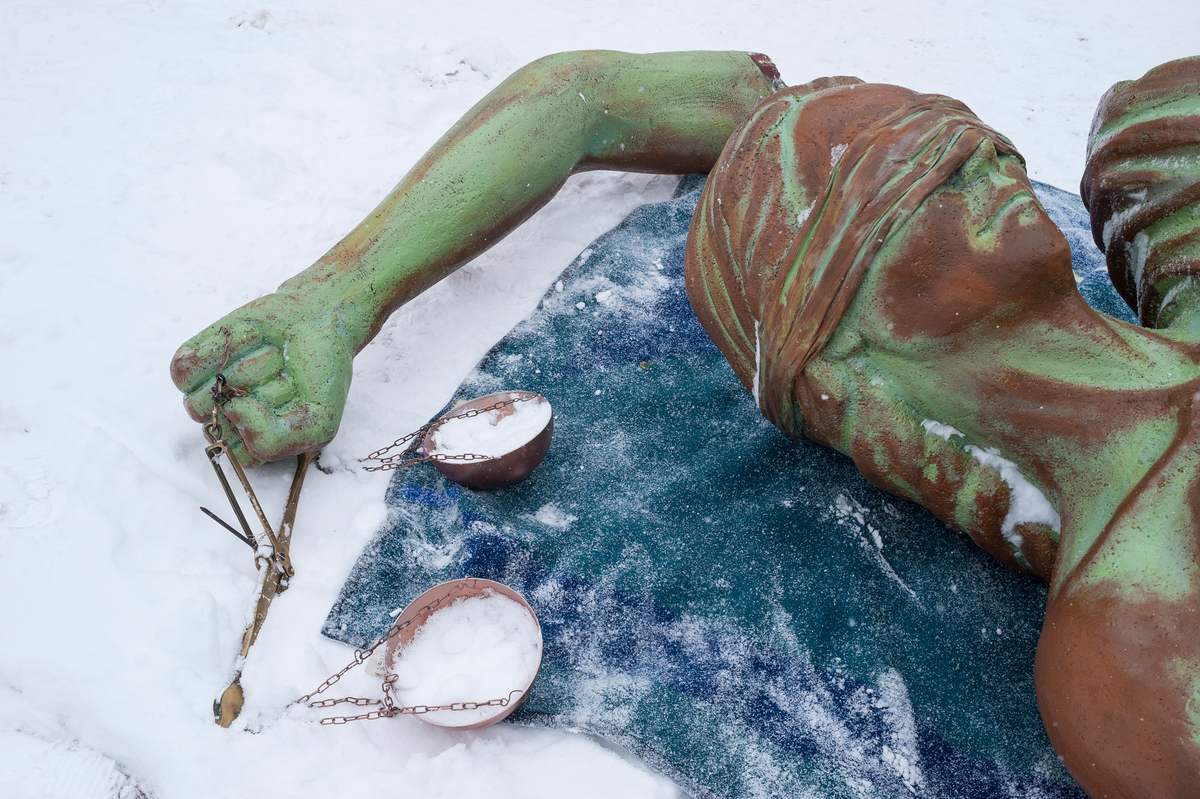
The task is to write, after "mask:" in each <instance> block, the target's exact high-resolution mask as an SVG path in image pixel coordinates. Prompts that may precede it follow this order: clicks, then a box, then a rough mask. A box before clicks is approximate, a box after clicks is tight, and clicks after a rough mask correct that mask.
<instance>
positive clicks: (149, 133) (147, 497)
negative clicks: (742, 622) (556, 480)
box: [0, 0, 1200, 799]
mask: <svg viewBox="0 0 1200 799" xmlns="http://www.w3.org/2000/svg"><path fill="white" fill-rule="evenodd" d="M1162 20H1169V22H1170V24H1165V25H1164V24H1160V23H1161V21H1162ZM1198 27H1200V5H1197V4H1187V3H1177V2H1168V1H1167V0H1157V2H1147V3H1143V4H1138V5H1136V6H1134V5H1131V4H1127V3H1116V2H1094V1H1091V0H1089V2H1084V1H1083V0H1071V1H1070V2H1061V3H1054V4H1047V3H1044V2H1041V0H1014V2H1010V3H1006V4H1002V5H995V4H992V5H986V4H984V5H981V4H946V3H941V2H934V0H914V2H912V3H904V4H899V3H896V4H867V3H849V4H847V3H842V2H833V0H808V1H807V2H800V3H795V4H791V5H789V6H788V7H787V8H786V10H781V11H779V12H778V13H776V14H769V13H766V12H765V11H761V10H760V11H757V12H753V13H751V12H749V11H744V12H740V13H736V14H731V13H729V12H728V8H727V6H725V5H718V4H716V3H712V2H707V1H706V0H702V1H701V2H695V0H686V2H685V0H667V1H666V2H662V3H655V4H646V3H643V2H633V0H612V1H611V2H607V3H604V4H563V3H559V4H549V5H547V4H533V3H525V2H520V0H518V2H515V3H509V4H496V3H492V2H483V0H455V2H451V3H449V4H442V5H429V4H423V5H422V4H415V3H410V2H401V3H395V2H383V0H362V1H361V2H358V3H352V4H345V3H343V4H334V3H329V2H327V0H298V2H274V0H263V1H262V2H255V3H246V2H244V0H203V1H201V0H177V1H176V2H164V1H163V0H149V1H148V2H147V1H146V0H98V1H97V2H93V3H88V4H82V3H77V2H68V0H46V1H45V2H40V3H20V2H12V3H5V4H3V5H0V111H2V113H0V153H3V154H4V155H3V158H2V159H0V219H3V220H4V223H3V228H2V230H3V235H0V366H2V367H3V369H2V372H3V374H4V377H5V380H4V383H3V388H2V389H0V546H2V547H3V552H4V561H5V563H6V564H9V567H8V568H7V569H6V570H5V580H4V581H2V582H0V603H3V607H4V608H5V609H6V612H5V613H4V614H3V616H2V617H0V640H3V642H4V644H3V646H0V795H3V796H6V797H43V796H72V797H84V796H89V795H101V796H114V795H122V796H123V795H132V793H133V791H134V788H133V787H132V786H133V785H135V784H136V785H138V786H142V787H143V788H144V789H145V790H146V791H147V792H149V793H152V794H153V795H154V796H157V797H160V799H187V798H188V797H210V796H290V797H324V796H353V795H356V794H365V793H370V794H376V793H379V792H381V791H382V792H386V793H388V794H394V795H399V796H422V797H439V796H451V795H459V794H462V793H465V792H474V793H481V794H484V793H486V795H488V796H494V797H508V796H522V797H543V796H544V797H560V796H573V797H608V796H614V795H619V796H628V797H660V796H661V797H669V796H674V795H675V792H674V789H673V787H672V786H670V785H669V784H668V783H666V782H665V781H664V780H662V779H661V778H659V777H656V776H653V775H650V774H648V773H647V772H646V771H645V770H643V769H642V768H641V767H640V766H639V765H638V764H636V763H635V762H633V761H632V760H631V759H629V758H624V757H622V756H620V755H619V754H617V753H616V752H614V751H613V750H612V749H611V748H606V747H604V746H601V745H600V744H598V743H596V742H595V741H593V740H591V739H589V738H586V737H581V736H575V735H571V734H568V733H565V732H548V731H538V730H529V729H520V728H512V727H509V726H508V725H497V726H496V727H492V728H488V729H486V730H482V731H479V732H472V733H454V732H445V731H441V730H437V729H433V728H431V727H429V726H427V725H422V724H421V723H420V722H418V721H416V720H415V719H412V718H408V717H405V718H398V719H390V720H387V721H377V722H367V723H359V724H353V725H347V726H345V727H337V728H328V727H321V726H319V725H317V724H315V723H313V722H312V721H311V720H309V719H307V718H305V717H297V716H294V715H293V714H289V715H288V716H287V717H282V716H281V715H280V714H281V712H282V708H283V707H284V706H285V705H287V703H289V702H291V701H292V700H294V699H296V698H297V697H298V696H300V695H301V694H302V693H304V692H306V691H309V690H312V689H313V688H314V687H316V685H318V684H319V683H320V682H321V680H323V679H324V678H325V677H327V676H328V675H329V674H331V673H333V672H334V671H336V670H337V669H339V668H340V667H341V666H343V665H344V664H345V663H346V662H347V661H348V660H350V659H351V657H352V652H351V651H350V650H349V649H348V648H347V647H344V646H342V645H340V644H337V643H334V642H332V641H329V640H326V639H324V638H322V637H321V636H320V635H319V633H318V630H319V628H320V624H321V621H322V620H323V619H324V617H325V614H326V613H327V612H328V610H329V608H330V606H331V605H332V604H333V601H334V599H335V598H336V596H337V592H338V589H339V588H340V586H341V584H342V582H343V580H344V579H345V577H346V575H347V573H348V572H349V570H350V567H351V565H352V563H353V562H354V560H355V558H356V557H357V556H358V554H359V552H360V551H361V550H362V548H363V546H364V545H365V544H366V542H367V541H368V540H369V539H370V537H371V536H372V534H373V533H374V532H375V530H376V529H377V528H378V526H379V525H380V524H381V523H383V521H384V520H385V519H386V517H387V508H386V506H385V505H384V503H383V492H384V487H385V485H386V483H387V480H388V475H387V474H386V473H368V472H363V471H360V470H358V469H357V468H356V459H357V458H358V457H361V456H362V455H364V454H366V453H368V452H370V451H372V450H373V449H376V448H377V447H378V446H380V445H381V444H384V443H387V442H389V441H391V440H393V439H394V438H395V437H396V436H397V435H399V434H400V433H402V432H405V431H408V430H413V429H416V428H417V427H419V426H420V425H421V424H423V423H424V422H425V421H426V420H428V419H429V418H430V416H432V415H433V414H434V413H436V412H437V410H438V409H439V408H441V407H442V406H443V404H444V403H445V402H446V400H447V399H448V398H449V397H450V396H451V394H452V392H453V390H454V388H455V387H456V386H457V385H458V384H459V382H460V381H461V380H462V378H463V377H464V376H466V375H467V374H468V372H469V371H470V370H471V369H472V368H473V366H474V365H475V363H476V362H477V361H478V359H479V358H480V357H481V356H482V355H483V354H484V353H486V352H487V350H488V349H489V348H490V347H491V346H492V344H493V343H494V342H495V341H496V340H498V339H499V338H500V337H501V336H502V335H504V333H506V332H507V331H508V329H509V328H510V327H511V326H512V325H513V324H514V323H515V322H517V321H518V320H519V319H521V318H523V317H524V316H525V315H527V314H528V313H529V312H530V311H532V310H533V309H534V308H535V307H536V305H537V303H538V301H539V300H540V299H541V296H542V295H543V293H544V292H545V290H546V289H547V287H548V286H549V285H550V284H551V283H552V281H554V280H555V278H556V275H557V273H558V272H559V271H560V270H561V269H562V268H563V267H564V266H565V265H566V264H567V263H569V262H570V260H571V259H572V258H574V257H575V256H576V254H578V253H579V252H580V251H581V250H582V249H583V248H584V247H586V246H587V245H588V243H589V242H590V241H591V240H592V239H594V238H595V237H596V236H597V235H598V234H600V233H602V232H604V231H605V230H607V229H609V228H610V227H612V226H613V225H615V224H616V223H617V222H618V221H620V220H621V219H622V218H623V217H624V216H625V215H626V214H627V213H628V212H629V211H630V210H631V209H632V208H634V207H635V206H637V205H638V204H641V203H644V202H648V201H655V200H662V199H666V198H668V197H670V196H671V194H672V192H673V191H674V188H675V180H674V179H673V178H667V177H654V176H647V175H616V174H608V173H599V172H593V173H585V174H581V175H579V176H577V177H575V178H572V179H571V180H570V181H568V183H567V185H566V186H565V187H564V188H563V190H562V191H561V192H560V195H559V197H558V198H557V199H556V200H555V201H554V202H552V203H551V204H550V205H549V206H547V207H546V208H545V209H543V210H542V211H541V212H540V213H539V214H537V215H536V216H535V217H534V218H533V219H532V220H530V222H529V223H528V224H527V225H526V226H525V227H524V228H522V229H521V230H520V231H518V232H517V233H515V234H514V235H513V236H511V237H510V238H509V239H508V240H507V241H505V242H504V243H503V244H501V245H499V246H497V247H496V248H494V249H493V250H491V251H490V252H488V253H487V254H486V255H484V256H483V257H481V258H480V259H478V260H477V261H476V262H475V263H473V264H471V265H469V266H468V267H466V268H464V269H463V270H461V271H460V272H458V273H457V274H455V275H453V276H452V277H450V278H449V279H447V280H446V281H444V282H443V283H442V284H440V285H439V286H437V287H435V288H434V289H432V290H431V291H429V292H427V293H426V294H425V295H423V296H422V297H421V298H419V299H418V300H416V301H414V302H412V303H410V304H409V305H407V306H405V307H404V308H402V309H401V310H399V311H398V312H397V313H395V314H394V315H393V316H392V318H391V320H390V321H389V322H388V323H387V324H386V325H385V326H384V328H383V330H382V332H381V333H380V335H379V336H378V338H377V339H376V341H375V342H374V343H373V344H372V345H371V346H369V347H367V348H366V350H364V351H363V352H362V353H361V354H360V355H359V356H358V358H357V359H356V361H355V365H354V382H353V385H352V387H351V390H350V396H349V400H348V404H347V409H346V414H345V416H344V418H343V421H342V426H341V430H340V432H339V434H338V437H337V438H336V439H335V440H334V442H333V443H332V444H331V445H330V446H329V447H328V448H327V449H326V451H325V454H324V455H323V456H322V459H321V460H322V464H323V466H324V467H325V468H326V469H328V470H329V472H330V473H328V474H325V473H321V472H318V471H316V470H312V471H311V472H310V474H309V476H308V481H307V483H306V487H305V489H304V495H303V497H302V499H301V502H300V510H299V514H298V517H297V522H296V530H295V538H294V543H293V551H292V558H293V562H294V565H295V567H296V577H295V578H294V579H293V580H292V582H291V587H290V588H289V590H288V591H287V593H286V594H284V595H282V596H281V597H280V598H279V599H278V600H277V601H275V602H274V603H273V605H272V608H271V612H270V615H269V616H268V617H267V620H266V623H265V625H264V628H263V632H262V634H261V635H260V637H259V640H258V643H256V644H255V647H254V649H253V651H252V652H251V655H250V657H249V659H248V661H247V663H246V664H245V670H244V673H243V675H242V685H243V686H244V688H245V690H246V701H247V705H246V710H245V711H244V714H243V718H244V719H245V721H246V723H247V724H252V725H254V726H255V727H256V729H258V730H259V734H257V735H250V734H247V733H245V732H242V731H241V727H240V726H235V728H234V729H231V730H222V729H220V728H218V727H217V726H216V725H214V724H213V722H212V715H211V707H212V701H213V699H214V698H215V697H216V696H217V695H218V694H219V693H220V691H221V690H222V689H223V688H224V686H225V685H226V684H227V683H228V681H229V679H230V677H231V669H232V667H233V660H234V654H235V652H236V651H237V648H238V643H239V640H240V638H241V634H242V631H243V629H244V627H245V624H246V622H247V620H248V618H249V615H250V612H251V596H252V592H253V591H254V589H255V583H256V572H255V571H254V567H253V565H252V562H251V559H250V558H249V557H248V553H247V552H246V548H245V546H244V545H243V544H242V543H240V542H238V541H236V540H235V539H234V538H233V536H230V535H229V534H228V533H226V532H224V531H222V530H220V529H218V528H217V526H216V525H214V524H213V523H212V522H211V521H209V520H208V519H207V518H206V517H204V516H203V515H202V514H201V513H200V512H199V511H198V510H197V506H199V505H201V504H204V505H209V506H213V505H212V503H217V506H219V505H220V503H221V502H222V501H223V500H222V497H221V494H220V490H219V488H218V486H217V484H216V482H215V480H214V479H213V476H212V470H211V468H210V467H209V466H208V464H207V463H206V461H205V458H204V454H203V438H202V435H201V433H200V428H199V426H198V425H196V424H194V423H193V422H191V421H190V420H189V419H188V418H187V417H186V416H185V415H184V413H183V411H182V408H181V405H180V397H179V395H178V393H177V392H176V391H175V389H174V387H173V386H172V385H171V383H170V380H169V379H168V377H167V364H168V362H169V360H170V357H171V355H172V353H173V352H174V350H175V348H176V347H177V346H178V345H179V343H181V342H182V341H184V340H185V339H187V338H188V337H189V336H191V335H192V334H194V333H195V332H197V331H198V330H200V329H201V328H202V327H204V326H205V325H207V324H209V323H210V322H211V321H213V320H215V319H216V318H218V317H219V316H221V315H222V314H224V313H226V312H227V311H229V310H231V309H233V308H235V307H237V306H239V305H241V304H243V303H245V302H247V301H249V300H251V299H253V298H255V297H257V296H260V295H262V294H264V293H266V292H269V291H271V290H273V289H274V287H275V286H277V285H278V284H279V283H280V282H282V281H283V280H284V279H285V278H287V277H289V276H290V275H292V274H294V273H295V272H297V271H299V270H300V269H301V268H303V267H304V266H306V265H308V264H309V263H311V262H312V261H313V260H315V259H316V258H317V257H319V256H320V255H321V254H322V253H324V252H325V251H326V250H327V249H328V248H329V247H330V246H331V245H332V244H334V243H335V242H336V241H337V240H338V239H339V238H340V237H341V236H342V235H343V234H344V233H345V232H347V231H348V230H349V229H350V228H351V227H353V226H354V225H355V224H356V223H357V222H358V221H359V220H360V219H362V218H363V217H364V216H365V215H366V214H367V213H368V212H369V211H370V210H371V209H372V208H374V207H375V205H376V204H377V203H378V202H379V200H380V199H382V197H383V196H384V195H385V194H386V193H387V192H388V191H389V190H390V188H391V187H392V186H393V185H394V184H395V182H396V181H397V180H398V179H399V178H400V176H401V175H402V174H403V173H404V172H405V170H406V169H407V168H408V166H409V165H411V164H412V163H413V162H414V161H415V160H416V159H417V157H418V156H419V155H420V154H421V153H422V152H423V151H424V150H425V149H426V148H427V147H429V145H431V144H432V143H433V142H434V141H435V140H436V139H437V137H438V136H439V135H440V134H441V133H442V132H443V131H445V130H446V129H448V128H449V127H450V126H451V124H453V122H454V121H455V120H456V119H457V118H458V117H459V115H460V114H462V113H463V112H464V111H465V110H466V109H467V108H469V107H470V106H471V105H472V104H473V103H474V102H476V101H477V100H479V99H480V98H481V97H482V96H483V95H484V94H485V93H486V92H487V91H489V90H490V89H492V88H494V87H495V86H496V85H498V83H499V82H500V81H501V80H502V79H503V77H504V76H505V75H506V74H508V73H509V72H511V71H512V70H514V69H515V68H517V67H518V66H520V65H521V64H523V63H525V62H528V61H531V60H533V59H534V58H537V57H539V56H542V55H545V54H547V53H552V52H556V51H561V50H569V49H586V48H592V47H609V48H614V49H623V50H631V51H641V52H648V51H654V50H674V49H704V48H710V49H737V48H740V49H753V50H757V51H761V52H765V53H768V54H770V55H771V56H772V58H774V60H775V61H776V63H777V64H778V65H779V67H780V69H781V72H782V74H783V76H784V78H785V79H786V80H788V81H789V82H791V83H800V82H803V81H806V80H809V79H811V78H813V77H816V76H820V75H836V74H849V75H856V76H858V77H861V78H863V79H864V80H874V81H886V82H892V83H898V84H901V85H906V86H910V87H912V88H915V89H919V90H923V91H937V92H942V93H946V94H949V95H951V96H953V97H957V98H959V99H961V100H963V101H964V102H966V103H967V104H968V105H969V106H970V107H971V108H972V109H973V110H974V111H976V112H977V113H978V114H979V115H980V116H981V117H982V118H983V119H984V120H985V121H986V122H988V123H989V124H990V125H993V126H994V127H996V128H997V129H999V130H1000V131H1002V132H1004V133H1006V134H1007V135H1009V136H1010V137H1011V138H1012V139H1013V140H1014V141H1015V142H1016V144H1017V146H1018V147H1019V148H1020V149H1021V151H1022V152H1023V154H1024V155H1025V156H1026V157H1027V158H1028V160H1029V164H1030V167H1031V173H1032V176H1033V177H1034V178H1035V179H1039V180H1043V181H1045V182H1048V183H1051V184H1054V185H1057V186H1060V187H1062V188H1066V189H1072V190H1074V189H1075V187H1076V186H1077V184H1078V179H1079V175H1080V173H1081V171H1082V160H1083V154H1084V141H1085V136H1086V134H1087V129H1088V125H1089V122H1090V120H1091V116H1092V113H1093V110H1094V108H1095V104H1096V102H1097V100H1098V99H1099V97H1100V95H1101V94H1102V93H1103V92H1104V91H1105V90H1106V89H1107V88H1108V87H1109V86H1110V85H1111V84H1112V83H1114V82H1115V81H1117V80H1124V79H1129V78H1134V77H1137V76H1139V75H1141V74H1142V73H1144V72H1145V71H1146V70H1148V69H1150V68H1151V67H1153V66H1155V65H1156V64H1158V63H1161V62H1163V61H1166V60H1169V59H1172V58H1178V57H1181V56H1185V55H1191V54H1193V52H1194V48H1195V35H1194V32H1195V31H1196V30H1197V29H1198ZM292 469H293V466H292V464H291V463H282V464H278V465H274V466H270V467H265V468H263V469H259V470H256V471H255V472H253V473H252V474H251V475H250V477H251V480H252V481H253V483H254V485H255V487H256V490H257V491H258V493H259V496H260V497H261V498H262V500H263V502H264V505H265V507H266V508H267V509H268V511H269V512H270V513H271V514H272V515H273V517H274V518H278V514H279V513H281V512H282V505H283V499H284V496H285V495H286V492H287V486H288V483H289V482H290V480H291V473H292ZM213 507H215V506H213ZM870 547H871V549H876V547H875V545H874V544H871V545H870ZM876 551H878V550H877V549H876ZM341 687H345V688H346V691H345V693H347V694H353V695H368V694H370V692H372V691H375V690H377V688H378V682H377V680H376V679H375V678H372V677H370V676H369V675H366V674H364V673H362V672H361V671H360V670H355V671H354V672H352V673H350V674H349V675H347V677H346V678H344V679H343V680H342V682H341V683H339V688H341ZM893 749H894V751H895V752H898V753H899V752H900V750H899V749H896V748H895V747H893Z"/></svg>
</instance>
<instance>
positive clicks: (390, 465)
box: [358, 397, 536, 472]
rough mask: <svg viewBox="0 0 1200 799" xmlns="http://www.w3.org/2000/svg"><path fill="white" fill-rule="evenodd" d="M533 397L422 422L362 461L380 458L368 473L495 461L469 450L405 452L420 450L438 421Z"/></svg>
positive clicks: (458, 417) (468, 415) (472, 416)
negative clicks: (420, 465) (437, 463)
mask: <svg viewBox="0 0 1200 799" xmlns="http://www.w3.org/2000/svg"><path fill="white" fill-rule="evenodd" d="M532 399H536V397H515V398H513V399H506V400H501V401H500V402H497V403H494V404H492V405H489V406H487V407H486V408H471V409H470V410H467V411H463V412H462V413H460V414H456V415H454V416H443V417H441V418H440V419H438V420H436V421H433V422H430V423H429V424H426V425H422V426H421V427H420V429H418V430H414V431H413V432H411V433H409V434H408V435H405V436H401V437H400V438H397V439H396V440H395V441H393V442H392V443H391V444H388V445H387V446H386V447H381V448H379V449H377V450H375V451H374V452H372V453H371V454H370V455H368V456H366V457H365V458H359V459H358V462H359V463H362V462H364V461H379V464H380V465H378V466H364V467H363V469H364V470H365V471H368V472H385V471H388V470H389V469H402V468H407V467H409V466H415V465H417V464H418V463H428V462H430V461H490V460H495V457H494V456H492V455H476V454H474V453H471V452H465V453H463V454H461V455H442V454H441V453H437V452H435V453H433V454H431V455H422V456H419V457H410V458H406V457H405V455H407V454H408V453H410V452H414V451H416V450H418V449H420V447H421V446H422V445H423V444H424V443H425V435H426V434H427V433H428V432H429V429H430V428H431V427H433V426H434V425H435V424H437V423H438V422H448V421H450V420H452V419H471V418H474V417H476V416H479V415H480V414H482V413H490V412H491V411H497V410H500V409H501V408H507V407H508V406H509V405H516V404H517V403H518V402H528V401H529V400H532ZM401 445H405V446H404V448H403V449H402V450H400V452H398V453H396V454H395V455H388V456H387V457H383V456H384V455H385V454H386V453H388V452H391V451H392V450H394V449H395V448H396V447H399V446H401Z"/></svg>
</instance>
